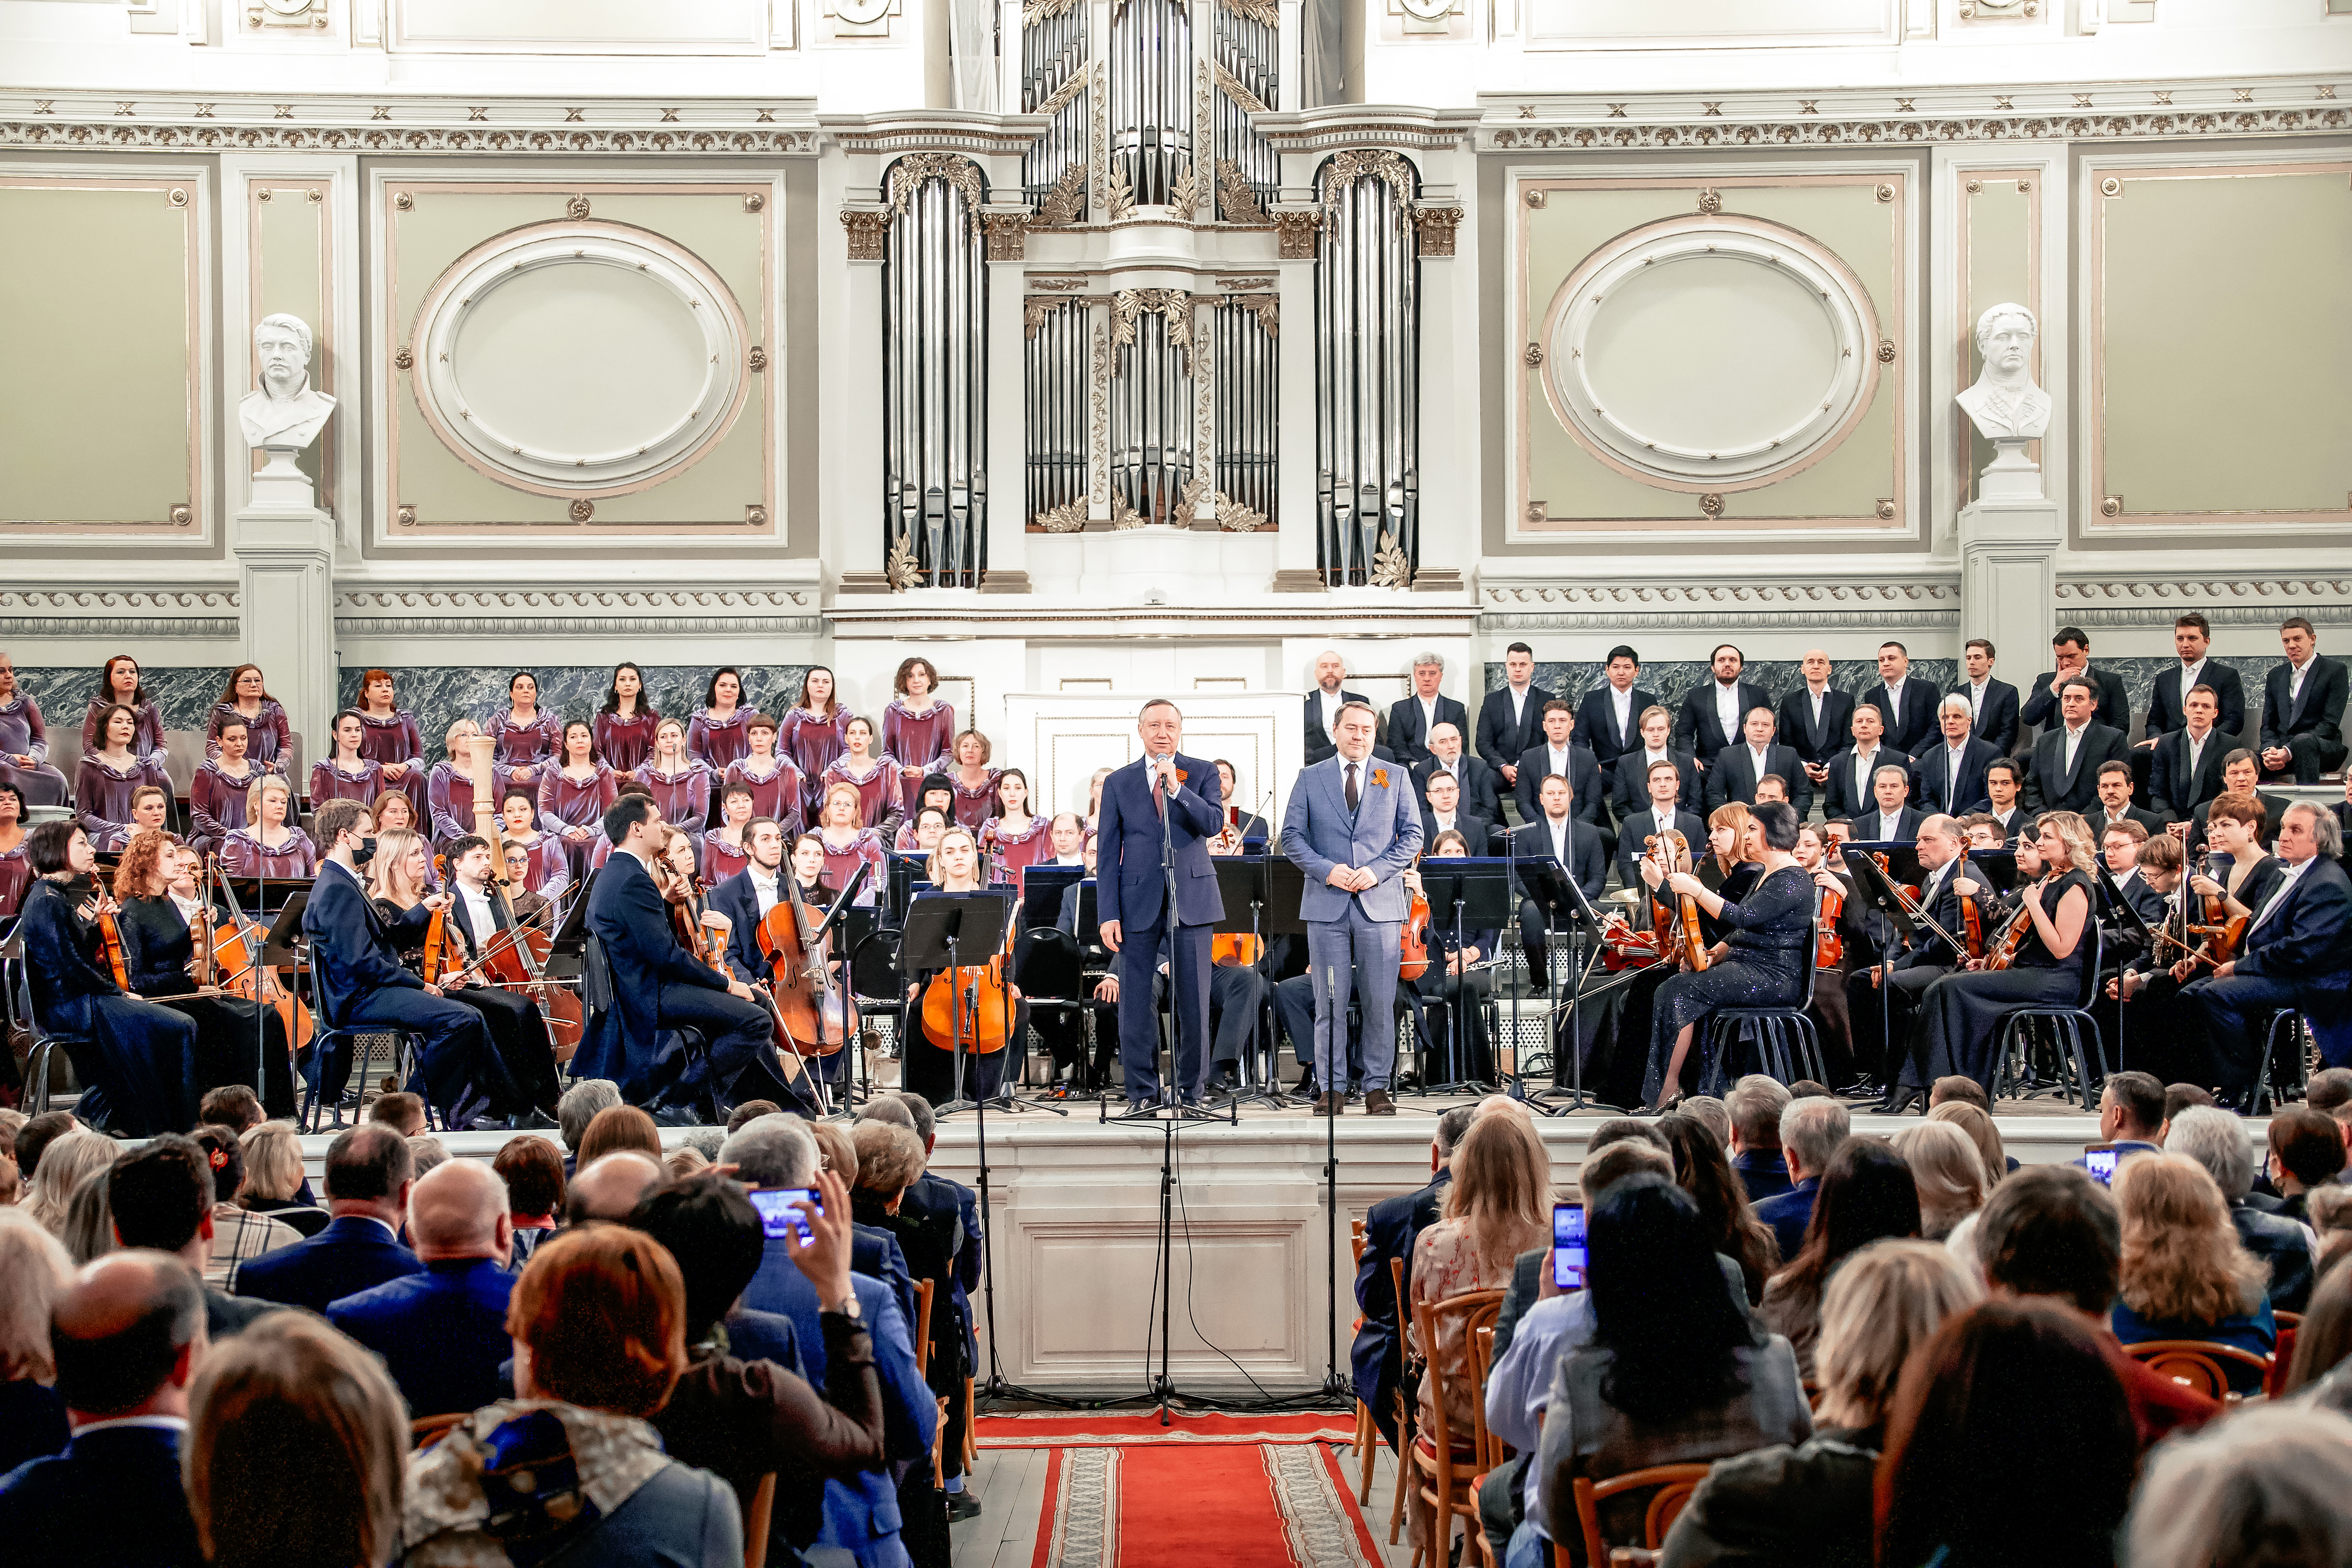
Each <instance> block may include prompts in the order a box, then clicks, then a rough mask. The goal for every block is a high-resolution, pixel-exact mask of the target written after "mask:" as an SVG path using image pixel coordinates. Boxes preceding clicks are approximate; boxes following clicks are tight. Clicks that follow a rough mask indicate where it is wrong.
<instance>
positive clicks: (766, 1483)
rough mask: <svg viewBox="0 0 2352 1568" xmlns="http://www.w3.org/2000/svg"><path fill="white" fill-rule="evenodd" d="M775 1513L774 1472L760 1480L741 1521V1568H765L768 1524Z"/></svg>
mask: <svg viewBox="0 0 2352 1568" xmlns="http://www.w3.org/2000/svg"><path fill="white" fill-rule="evenodd" d="M775 1513H776V1472H775V1471H773V1470H770V1471H769V1472H768V1473H767V1474H766V1475H764V1476H761V1478H760V1489H759V1490H757V1491H755V1492H753V1493H752V1494H751V1512H750V1513H749V1514H747V1515H745V1516H744V1520H743V1568H767V1564H768V1522H769V1521H771V1520H772V1519H773V1518H774V1517H775Z"/></svg>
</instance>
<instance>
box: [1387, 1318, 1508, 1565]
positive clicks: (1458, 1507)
mask: <svg viewBox="0 0 2352 1568" xmlns="http://www.w3.org/2000/svg"><path fill="white" fill-rule="evenodd" d="M1502 1310H1503V1293H1502V1292H1501V1291H1500V1290H1465V1291H1464V1292H1463V1293H1462V1294H1461V1295H1459V1296H1449V1297H1447V1298H1446V1299H1445V1300H1443V1301H1416V1302H1414V1303H1413V1308H1412V1321H1413V1324H1414V1326H1415V1327H1416V1328H1417V1329H1418V1330H1419V1331H1420V1333H1421V1342H1422V1345H1423V1349H1424V1353H1425V1354H1426V1356H1427V1360H1426V1361H1425V1362H1424V1363H1423V1365H1424V1369H1425V1370H1424V1371H1423V1373H1422V1376H1423V1379H1424V1380H1425V1384H1426V1385H1427V1386H1428V1387H1429V1389H1430V1399H1429V1406H1430V1410H1431V1411H1432V1413H1433V1415H1432V1419H1431V1422H1430V1426H1429V1429H1428V1430H1427V1431H1425V1432H1423V1433H1421V1434H1420V1435H1418V1436H1416V1437H1415V1438H1414V1439H1413V1443H1412V1447H1410V1448H1409V1449H1407V1450H1406V1453H1407V1454H1408V1456H1409V1457H1410V1458H1411V1459H1412V1472H1413V1486H1414V1489H1415V1490H1416V1491H1417V1492H1418V1493H1419V1494H1420V1497H1421V1500H1422V1501H1423V1502H1424V1503H1426V1504H1427V1505H1428V1507H1429V1534H1428V1536H1427V1538H1426V1539H1424V1540H1423V1542H1421V1543H1420V1544H1421V1552H1422V1554H1423V1562H1425V1563H1429V1564H1430V1568H1437V1564H1439V1563H1444V1562H1445V1560H1446V1556H1447V1550H1446V1548H1447V1542H1450V1541H1452V1540H1453V1538H1454V1515H1455V1514H1457V1513H1458V1514H1461V1515H1463V1516H1465V1518H1466V1519H1467V1520H1468V1521H1469V1523H1468V1528H1469V1529H1470V1530H1471V1531H1478V1530H1479V1524H1478V1499H1477V1496H1476V1494H1475V1493H1474V1492H1473V1491H1472V1490H1471V1489H1470V1482H1471V1478H1472V1477H1473V1476H1475V1475H1476V1474H1477V1473H1479V1472H1480V1471H1481V1470H1483V1469H1484V1468H1486V1467H1485V1466H1484V1465H1482V1464H1481V1463H1480V1462H1479V1455H1480V1447H1479V1446H1480V1443H1481V1441H1482V1436H1481V1434H1482V1433H1483V1432H1484V1431H1485V1428H1486V1410H1485V1402H1484V1401H1483V1400H1482V1399H1481V1398H1480V1397H1479V1390H1478V1386H1477V1384H1475V1383H1474V1382H1471V1379H1472V1378H1473V1377H1474V1376H1475V1371H1476V1368H1475V1357H1476V1354H1477V1350H1476V1346H1477V1339H1478V1331H1479V1330H1480V1329H1481V1328H1492V1327H1493V1326H1494V1322H1495V1320H1496V1317H1497V1316H1499V1315H1500V1314H1501V1312H1502ZM1454 1321H1459V1322H1460V1323H1461V1325H1462V1333H1461V1336H1460V1337H1461V1342H1462V1346H1463V1352H1464V1353H1463V1357H1462V1359H1461V1360H1460V1361H1459V1362H1457V1363H1454V1364H1452V1365H1448V1364H1447V1363H1446V1358H1445V1357H1444V1356H1442V1355H1440V1354H1438V1353H1436V1347H1437V1346H1438V1345H1439V1344H1441V1343H1443V1342H1444V1336H1442V1335H1441V1334H1440V1333H1439V1329H1440V1327H1441V1325H1446V1324H1449V1323H1451V1322H1454ZM1461 1384H1468V1386H1469V1390H1470V1398H1469V1400H1468V1404H1469V1405H1470V1407H1471V1412H1472V1417H1471V1419H1472V1425H1471V1429H1470V1430H1469V1431H1468V1432H1459V1433H1457V1432H1455V1431H1454V1429H1453V1423H1452V1422H1451V1421H1450V1420H1449V1419H1448V1418H1447V1415H1446V1403H1447V1401H1446V1394H1447V1391H1448V1389H1449V1388H1452V1387H1454V1386H1457V1385H1461Z"/></svg>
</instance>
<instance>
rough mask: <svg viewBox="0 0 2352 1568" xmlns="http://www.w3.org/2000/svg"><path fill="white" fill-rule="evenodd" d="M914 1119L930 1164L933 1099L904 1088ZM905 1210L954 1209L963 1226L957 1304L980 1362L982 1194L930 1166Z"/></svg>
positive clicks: (903, 1099) (935, 1133) (934, 1134)
mask: <svg viewBox="0 0 2352 1568" xmlns="http://www.w3.org/2000/svg"><path fill="white" fill-rule="evenodd" d="M895 1098H896V1099H897V1100H898V1103H899V1104H901V1105H904V1106H905V1107H906V1108H907V1111H908V1115H910V1116H912V1117H913V1118H914V1121H915V1136H916V1137H918V1138H919V1139H921V1140H922V1141H923V1160H924V1162H925V1163H926V1165H928V1164H929V1161H930V1158H931V1151H932V1150H933V1149H934V1148H935V1147H936V1146H937V1145H938V1143H939V1136H940V1120H939V1117H938V1116H937V1115H936V1114H934V1113H933V1111H932V1110H931V1102H930V1101H929V1100H925V1099H924V1098H923V1097H922V1096H921V1095H919V1094H917V1093H915V1092H914V1091H913V1090H912V1089H900V1090H898V1094H897V1096H896V1097H895ZM898 1206H899V1207H900V1208H902V1209H905V1208H912V1209H913V1210H914V1211H915V1212H916V1213H918V1214H935V1215H945V1214H947V1213H948V1212H949V1211H950V1210H952V1211H953V1212H954V1214H955V1216H956V1223H957V1224H959V1225H961V1226H963V1247H962V1250H961V1251H959V1252H958V1253H957V1254H956V1259H955V1303H956V1307H957V1309H958V1310H960V1311H961V1312H962V1313H963V1322H964V1353H965V1354H966V1355H967V1356H969V1357H970V1358H971V1363H972V1364H973V1365H975V1366H977V1365H979V1364H980V1340H979V1336H978V1335H977V1334H975V1333H974V1332H973V1331H972V1321H971V1292H973V1291H974V1290H977V1289H980V1273H981V1268H982V1260H983V1259H984V1258H985V1256H986V1248H985V1247H983V1246H982V1237H981V1228H980V1194H977V1193H975V1192H973V1191H972V1190H971V1188H970V1187H967V1186H965V1185H964V1184H962V1183H961V1182H958V1181H951V1180H950V1179H949V1178H947V1177H945V1176H942V1175H940V1173H938V1172H936V1171H932V1170H929V1169H926V1170H925V1171H924V1172H923V1173H922V1174H921V1175H919V1176H918V1177H916V1178H915V1184H914V1185H913V1186H911V1187H908V1189H907V1195H906V1196H905V1197H904V1198H903V1199H901V1200H900V1201H899V1205H898Z"/></svg>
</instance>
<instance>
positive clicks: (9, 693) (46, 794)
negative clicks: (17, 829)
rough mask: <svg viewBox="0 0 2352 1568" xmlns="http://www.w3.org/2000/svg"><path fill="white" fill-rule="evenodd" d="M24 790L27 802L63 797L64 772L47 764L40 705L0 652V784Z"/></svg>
mask: <svg viewBox="0 0 2352 1568" xmlns="http://www.w3.org/2000/svg"><path fill="white" fill-rule="evenodd" d="M9 784H14V785H17V786H20V787H23V788H24V789H25V790H26V800H27V802H28V803H29V802H30V801H31V800H32V799H34V798H36V797H37V798H38V799H39V800H40V802H41V804H42V805H61V804H63V803H64V801H65V798H66V775H65V774H63V773H59V772H58V770H57V769H56V768H54V767H51V766H50V765H49V730H48V725H47V722H46V721H44V720H43V719H42V718H41V705H40V704H39V703H38V702H37V701H35V700H33V694H32V693H31V692H29V691H26V690H24V689H22V688H20V687H18V686H17V684H16V664H15V663H14V662H13V661H12V660H11V659H10V658H8V656H7V655H6V654H5V653H0V785H9Z"/></svg>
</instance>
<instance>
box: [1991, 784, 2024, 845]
mask: <svg viewBox="0 0 2352 1568" xmlns="http://www.w3.org/2000/svg"><path fill="white" fill-rule="evenodd" d="M1985 815H1986V816H1990V817H1991V818H1992V819H1993V826H1996V827H1998V828H1999V829H2000V841H2001V843H2002V844H2003V845H2004V846H2007V847H2015V845H2016V843H2017V836H2018V835H2019V834H2021V833H2022V832H2024V831H2025V830H2026V829H2027V828H2028V827H2030V826H2032V824H2033V814H2032V812H2030V811H2028V810H2026V809H2025V797H2024V795H2022V794H2020V795H2019V796H2018V799H2017V804H2015V805H2012V806H2011V807H2010V808H2009V820H2008V821H2007V822H2003V821H2001V820H2000V816H1999V814H1997V813H1996V812H1995V811H1994V810H1993V809H1992V807H1991V805H1990V804H1988V805H1986V806H1985Z"/></svg>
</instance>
